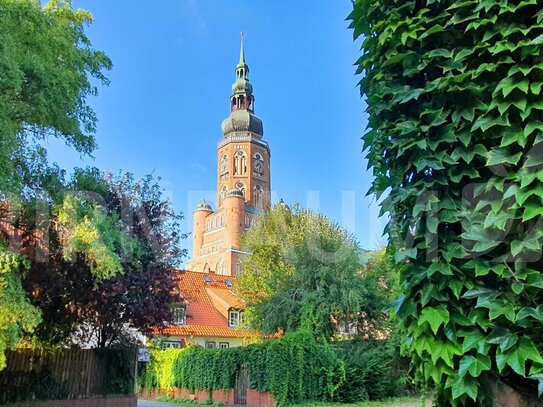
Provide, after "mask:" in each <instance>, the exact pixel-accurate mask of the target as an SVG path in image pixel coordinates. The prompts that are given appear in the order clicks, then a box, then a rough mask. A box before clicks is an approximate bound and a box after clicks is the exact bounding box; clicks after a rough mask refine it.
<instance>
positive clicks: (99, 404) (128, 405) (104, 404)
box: [3, 397, 138, 407]
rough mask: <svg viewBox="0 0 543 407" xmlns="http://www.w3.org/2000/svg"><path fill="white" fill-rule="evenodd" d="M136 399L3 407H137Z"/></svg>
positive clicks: (61, 401)
mask: <svg viewBox="0 0 543 407" xmlns="http://www.w3.org/2000/svg"><path fill="white" fill-rule="evenodd" d="M137 403H138V400H137V399H136V397H99V398H92V399H74V400H53V401H43V402H37V403H36V402H32V403H21V404H7V405H5V406H3V407H136V406H137Z"/></svg>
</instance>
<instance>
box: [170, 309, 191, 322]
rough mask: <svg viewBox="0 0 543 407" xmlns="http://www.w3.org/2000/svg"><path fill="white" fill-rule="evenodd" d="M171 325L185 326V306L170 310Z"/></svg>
mask: <svg viewBox="0 0 543 407" xmlns="http://www.w3.org/2000/svg"><path fill="white" fill-rule="evenodd" d="M172 317H173V323H174V324H175V325H186V323H187V308H186V306H185V305H177V306H175V307H173V309H172Z"/></svg>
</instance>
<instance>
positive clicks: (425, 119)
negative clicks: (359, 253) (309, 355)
mask: <svg viewBox="0 0 543 407" xmlns="http://www.w3.org/2000/svg"><path fill="white" fill-rule="evenodd" d="M349 18H350V19H351V20H352V24H351V27H352V28H353V30H354V36H355V38H357V37H359V36H363V37H364V38H363V43H362V56H361V57H360V59H359V60H358V62H357V64H358V70H357V72H358V73H363V78H362V79H361V81H360V86H361V91H362V93H363V94H365V95H366V97H367V99H366V100H367V104H368V113H369V129H368V131H367V132H366V134H365V135H364V142H365V148H367V150H368V156H367V157H368V160H369V164H370V166H371V168H372V169H373V173H374V175H375V179H374V182H373V186H372V188H371V192H373V193H375V194H376V195H377V196H381V195H382V194H385V195H386V194H388V195H387V196H386V197H385V198H384V199H383V201H382V211H383V212H388V213H390V222H389V224H388V226H387V228H386V231H387V232H388V234H389V236H390V241H389V244H390V248H391V250H392V251H393V252H394V253H395V257H396V260H397V261H398V262H400V263H402V264H404V267H403V268H402V273H401V279H402V282H403V292H404V299H403V302H401V303H400V304H399V306H398V309H397V315H398V317H399V320H400V321H401V323H402V325H403V328H404V332H405V333H406V335H407V338H408V341H407V346H408V347H409V350H410V352H411V357H412V360H413V363H414V365H415V367H416V369H417V372H418V376H419V378H420V379H421V380H423V381H425V382H426V383H428V384H429V385H433V386H435V388H436V389H437V399H438V401H437V403H438V405H440V406H448V405H454V406H456V405H466V406H467V405H478V406H480V405H487V404H491V403H492V400H493V396H492V395H490V394H489V389H490V388H491V386H490V385H498V387H499V386H500V385H501V384H503V383H507V384H509V385H510V386H512V387H513V388H514V389H515V390H517V391H519V392H522V393H524V394H528V395H530V396H532V397H536V396H537V394H538V386H539V394H540V395H541V394H542V393H543V356H542V353H541V352H542V350H543V325H542V324H541V321H542V320H543V308H542V307H541V306H540V304H541V302H542V300H543V275H542V273H541V270H542V268H543V262H542V260H541V247H542V245H543V228H542V227H541V225H542V224H543V210H542V209H541V208H542V204H543V192H542V191H543V177H542V175H541V174H542V172H541V168H542V166H543V154H542V145H543V144H542V141H543V116H542V114H543V113H542V111H543V103H542V98H541V88H542V84H543V65H542V62H541V61H542V60H541V55H542V51H543V5H542V4H541V2H540V1H537V0H527V1H516V0H515V1H513V0H510V1H486V0H442V1H434V0H405V1H401V2H399V1H396V0H356V1H355V2H353V12H352V13H351V15H350V17H349Z"/></svg>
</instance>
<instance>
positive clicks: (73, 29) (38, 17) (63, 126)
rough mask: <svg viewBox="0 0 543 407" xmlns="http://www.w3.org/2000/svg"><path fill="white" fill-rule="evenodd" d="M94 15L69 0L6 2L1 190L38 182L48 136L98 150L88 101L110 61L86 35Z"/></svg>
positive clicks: (0, 13)
mask: <svg viewBox="0 0 543 407" xmlns="http://www.w3.org/2000/svg"><path fill="white" fill-rule="evenodd" d="M91 20H92V15H91V14H90V13H89V12H87V11H84V10H77V11H74V10H72V7H71V4H70V2H69V1H62V0H52V1H50V2H49V3H47V5H46V6H44V7H42V6H41V4H40V1H39V0H1V1H0V143H1V145H0V191H4V192H8V191H9V192H17V191H20V190H21V189H24V188H28V187H31V186H35V185H36V183H37V182H38V180H39V178H40V176H43V175H44V174H43V171H44V170H45V167H46V164H45V155H46V152H45V149H44V148H43V147H42V146H41V145H40V143H39V142H40V141H41V140H44V139H45V138H46V137H48V136H54V137H59V138H62V139H63V140H65V141H66V143H67V144H69V145H71V146H72V147H74V148H75V150H76V151H78V152H80V153H82V154H90V153H91V152H92V151H93V149H94V148H95V142H94V137H93V136H92V133H93V132H94V130H95V126H96V117H95V115H94V112H93V111H92V109H91V108H90V107H89V106H88V105H87V104H86V100H87V97H88V96H90V95H96V93H97V89H96V86H95V85H94V84H93V82H92V80H91V79H92V78H95V79H96V80H98V81H100V82H102V83H104V84H107V79H106V77H105V76H104V70H107V69H109V68H110V67H111V61H110V60H109V59H108V58H107V57H106V56H105V54H104V53H103V52H101V51H96V50H94V49H93V48H92V47H91V44H90V41H89V39H88V38H87V36H86V35H85V32H84V26H85V24H88V23H89V22H90V21H91ZM36 170H38V171H36Z"/></svg>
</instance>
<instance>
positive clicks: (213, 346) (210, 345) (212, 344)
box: [206, 341, 217, 349]
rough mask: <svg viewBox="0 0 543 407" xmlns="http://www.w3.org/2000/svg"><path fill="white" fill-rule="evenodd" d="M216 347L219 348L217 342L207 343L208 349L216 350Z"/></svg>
mask: <svg viewBox="0 0 543 407" xmlns="http://www.w3.org/2000/svg"><path fill="white" fill-rule="evenodd" d="M216 347H217V342H215V341H206V349H215V348H216Z"/></svg>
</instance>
